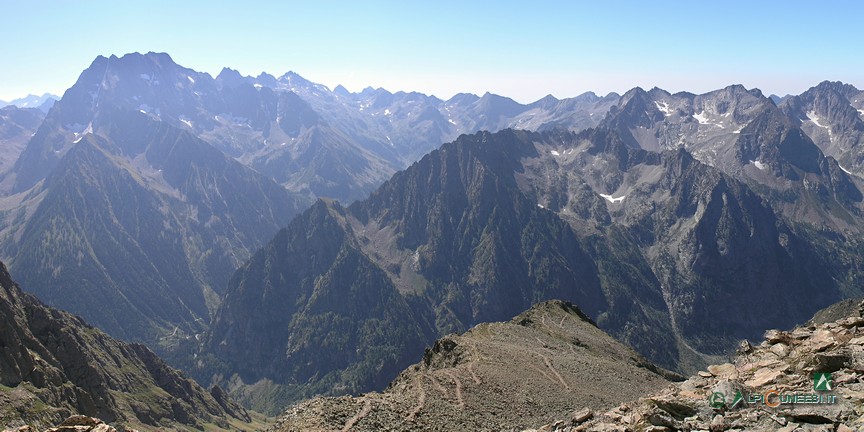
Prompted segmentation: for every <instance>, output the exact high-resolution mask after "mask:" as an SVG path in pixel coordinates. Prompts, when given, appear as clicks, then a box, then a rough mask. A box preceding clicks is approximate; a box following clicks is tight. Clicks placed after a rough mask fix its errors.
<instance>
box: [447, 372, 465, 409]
mask: <svg viewBox="0 0 864 432" xmlns="http://www.w3.org/2000/svg"><path fill="white" fill-rule="evenodd" d="M444 373H446V374H447V375H448V376H449V377H450V379H452V380H453V382H454V383H455V384H456V406H458V407H459V408H465V401H464V400H463V399H462V381H461V380H460V379H459V377H458V376H456V374H454V373H453V372H452V371H449V370H448V371H446V372H444Z"/></svg>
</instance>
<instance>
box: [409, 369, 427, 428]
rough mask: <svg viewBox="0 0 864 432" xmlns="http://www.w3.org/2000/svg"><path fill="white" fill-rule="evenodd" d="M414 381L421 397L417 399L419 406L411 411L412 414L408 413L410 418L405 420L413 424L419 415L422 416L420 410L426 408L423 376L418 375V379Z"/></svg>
mask: <svg viewBox="0 0 864 432" xmlns="http://www.w3.org/2000/svg"><path fill="white" fill-rule="evenodd" d="M414 381H415V382H416V384H417V388H418V389H419V393H420V395H419V396H418V397H417V405H415V406H414V408H413V409H411V412H410V413H408V417H406V418H405V420H406V421H409V422H413V421H414V419H415V418H417V414H420V410H422V409H423V407H424V406H426V389H425V388H423V375H417V378H415V379H414Z"/></svg>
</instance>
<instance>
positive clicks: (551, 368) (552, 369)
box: [537, 353, 570, 390]
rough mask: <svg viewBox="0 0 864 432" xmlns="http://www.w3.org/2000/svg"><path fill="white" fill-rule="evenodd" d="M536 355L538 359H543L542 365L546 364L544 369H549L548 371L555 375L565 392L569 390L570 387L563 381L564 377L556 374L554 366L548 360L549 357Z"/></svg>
mask: <svg viewBox="0 0 864 432" xmlns="http://www.w3.org/2000/svg"><path fill="white" fill-rule="evenodd" d="M537 354H539V355H540V357H543V363H546V367H547V368H549V370H551V371H552V373H553V374H555V377H557V378H558V381H559V382H560V383H561V386H563V387H564V389H565V390H570V386H569V385H567V381H564V377H562V376H561V374H560V373H558V369H555V366H553V365H552V361H551V360H549V357H546V356H545V355H543V354H540V353H537Z"/></svg>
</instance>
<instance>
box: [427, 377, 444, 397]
mask: <svg viewBox="0 0 864 432" xmlns="http://www.w3.org/2000/svg"><path fill="white" fill-rule="evenodd" d="M429 379H430V380H431V381H432V386H433V387H435V390H438V392H440V393H441V396H444V397H445V398H446V397H447V389H446V388H444V386H442V385H441V383H440V382H438V379H437V378H435V375H433V374H431V373H430V374H429Z"/></svg>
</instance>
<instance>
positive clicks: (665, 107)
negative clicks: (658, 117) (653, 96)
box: [654, 101, 701, 123]
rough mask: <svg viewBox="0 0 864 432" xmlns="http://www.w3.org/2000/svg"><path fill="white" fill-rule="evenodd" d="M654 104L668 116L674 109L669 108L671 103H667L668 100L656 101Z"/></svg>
mask: <svg viewBox="0 0 864 432" xmlns="http://www.w3.org/2000/svg"><path fill="white" fill-rule="evenodd" d="M654 105H657V109H658V110H660V111H663V114H665V115H666V117H669V116H671V115H672V112H673V111H672V109H671V108H669V104H668V103H666V101H660V102H657V101H654ZM697 120H698V119H697ZM700 123H701V122H700Z"/></svg>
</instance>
